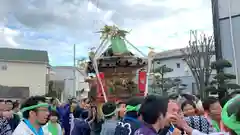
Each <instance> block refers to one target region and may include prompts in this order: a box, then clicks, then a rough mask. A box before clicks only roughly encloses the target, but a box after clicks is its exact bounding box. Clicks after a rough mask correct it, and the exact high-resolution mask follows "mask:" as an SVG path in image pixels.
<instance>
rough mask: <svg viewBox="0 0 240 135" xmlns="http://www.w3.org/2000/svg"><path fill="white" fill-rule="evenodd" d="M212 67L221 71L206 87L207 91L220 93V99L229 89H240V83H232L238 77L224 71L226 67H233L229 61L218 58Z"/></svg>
mask: <svg viewBox="0 0 240 135" xmlns="http://www.w3.org/2000/svg"><path fill="white" fill-rule="evenodd" d="M211 67H212V69H215V70H217V71H219V72H218V73H217V74H216V75H215V76H214V79H213V80H212V82H211V83H210V85H209V86H208V87H207V88H206V91H208V92H216V93H218V96H219V99H221V98H223V97H224V96H226V95H227V94H228V90H237V89H240V85H238V84H235V83H232V81H233V80H234V79H236V76H235V75H233V74H229V73H224V69H225V68H230V67H232V64H231V63H230V62H229V61H227V60H223V59H221V60H217V61H215V62H212V64H211Z"/></svg>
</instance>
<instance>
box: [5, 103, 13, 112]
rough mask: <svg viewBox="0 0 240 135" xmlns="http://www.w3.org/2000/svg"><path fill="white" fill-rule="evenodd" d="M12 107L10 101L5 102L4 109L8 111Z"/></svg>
mask: <svg viewBox="0 0 240 135" xmlns="http://www.w3.org/2000/svg"><path fill="white" fill-rule="evenodd" d="M12 109H13V103H12V102H6V110H7V111H10V110H12Z"/></svg>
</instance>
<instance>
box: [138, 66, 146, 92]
mask: <svg viewBox="0 0 240 135" xmlns="http://www.w3.org/2000/svg"><path fill="white" fill-rule="evenodd" d="M146 79H147V73H146V71H139V72H138V89H139V91H140V93H144V92H145V88H146Z"/></svg>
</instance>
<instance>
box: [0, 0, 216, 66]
mask: <svg viewBox="0 0 240 135" xmlns="http://www.w3.org/2000/svg"><path fill="white" fill-rule="evenodd" d="M105 24H108V25H112V24H115V25H117V26H119V27H120V28H123V29H126V30H131V33H130V34H129V35H128V36H127V39H128V40H129V41H130V42H131V43H132V44H134V45H135V46H136V47H137V48H139V49H140V50H141V51H142V52H144V53H147V52H148V49H147V47H148V46H152V47H154V48H155V49H156V51H157V52H160V51H163V50H168V49H175V48H181V47H185V46H187V43H188V40H189V30H191V29H197V30H199V31H203V32H205V33H207V34H209V35H211V34H212V15H211V3H210V1H209V0H194V1H193V0H181V1H179V0H178V1H176V0H119V1H114V2H113V0H51V1H50V0H18V1H16V0H1V1H0V29H1V31H0V40H1V42H0V47H11V48H25V49H37V50H47V51H48V53H49V59H50V62H51V65H72V63H73V44H76V57H77V59H80V58H82V57H87V53H88V51H89V48H91V47H93V46H95V47H97V46H98V45H99V43H100V40H99V34H97V33H95V32H96V31H98V30H99V29H100V28H101V27H103V26H104V25H105Z"/></svg>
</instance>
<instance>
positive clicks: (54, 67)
mask: <svg viewBox="0 0 240 135" xmlns="http://www.w3.org/2000/svg"><path fill="white" fill-rule="evenodd" d="M52 69H71V70H73V69H75V70H77V71H78V72H80V73H81V74H82V75H83V76H85V75H86V74H85V70H82V69H79V68H78V67H74V66H52Z"/></svg>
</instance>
